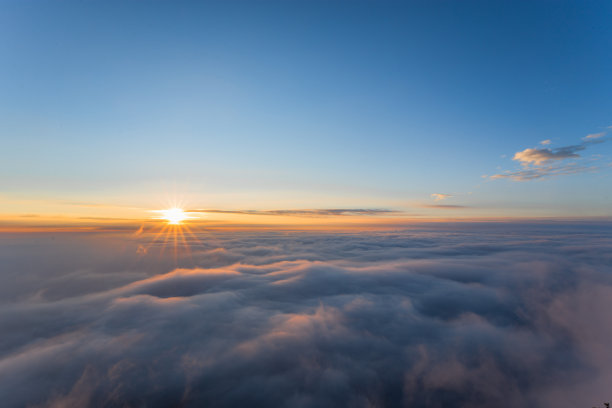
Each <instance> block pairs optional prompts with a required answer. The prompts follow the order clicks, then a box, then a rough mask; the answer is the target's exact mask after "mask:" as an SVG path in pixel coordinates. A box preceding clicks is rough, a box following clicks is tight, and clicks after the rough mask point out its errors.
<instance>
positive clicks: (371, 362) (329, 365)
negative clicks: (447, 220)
mask: <svg viewBox="0 0 612 408" xmlns="http://www.w3.org/2000/svg"><path fill="white" fill-rule="evenodd" d="M188 241H189V251H188V250H187V248H185V247H184V246H179V247H178V248H177V251H178V252H177V253H176V254H175V252H174V247H173V245H171V241H170V242H169V244H166V245H164V244H163V240H158V241H157V242H155V243H152V237H151V236H148V235H147V234H143V235H140V236H130V235H127V234H124V235H122V234H103V233H38V234H31V235H27V234H11V235H8V234H5V235H2V236H0V265H1V268H0V269H1V272H0V333H1V334H0V405H1V406H3V407H58V408H59V407H88V406H93V407H202V406H206V407H344V406H346V407H493V406H495V407H585V408H590V407H592V406H595V405H602V403H603V402H604V401H609V400H610V399H612V347H611V344H612V225H610V224H605V223H602V224H597V223H590V224H584V223H583V224H579V223H563V224H555V223H550V224H523V225H515V224H503V223H498V224H496V223H482V224H455V225H450V224H449V225H444V224H435V225H434V224H431V225H423V226H420V227H418V228H408V229H398V230H397V231H384V232H354V233H351V232H335V233H331V232H297V231H296V232H291V231H261V232H257V231H255V232H254V231H235V232H227V231H226V232H223V231H201V232H199V233H197V236H196V237H189V238H188Z"/></svg>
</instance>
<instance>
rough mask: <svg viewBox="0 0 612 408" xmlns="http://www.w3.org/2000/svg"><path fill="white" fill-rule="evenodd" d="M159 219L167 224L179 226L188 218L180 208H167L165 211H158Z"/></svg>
mask: <svg viewBox="0 0 612 408" xmlns="http://www.w3.org/2000/svg"><path fill="white" fill-rule="evenodd" d="M159 213H160V214H161V217H160V218H161V219H164V220H166V221H168V223H169V224H180V223H181V222H182V221H184V220H186V219H188V218H189V216H188V215H187V213H186V212H185V211H183V209H181V208H169V209H167V210H159Z"/></svg>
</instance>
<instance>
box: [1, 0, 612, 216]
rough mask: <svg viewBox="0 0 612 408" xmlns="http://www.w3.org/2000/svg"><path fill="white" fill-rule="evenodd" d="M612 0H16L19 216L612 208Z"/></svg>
mask: <svg viewBox="0 0 612 408" xmlns="http://www.w3.org/2000/svg"><path fill="white" fill-rule="evenodd" d="M611 12H612V6H611V5H610V3H609V2H606V1H593V2H588V3H584V2H564V1H558V2H549V1H542V2H531V1H529V2H521V1H518V2H517V1H512V2H510V1H508V2H505V1H499V2H489V1H482V2H480V1H467V2H445V1H440V2H418V1H417V2H391V1H390V2H374V1H350V2H349V1H309V2H302V1H278V2H267V1H257V2H246V1H245V2H240V1H228V2H220V1H219V2H190V1H176V2H167V1H151V2H148V1H130V0H127V1H105V2H100V1H53V2H52V1H29V0H28V1H12V0H5V1H2V2H1V3H0V60H1V64H0V137H1V140H2V149H1V150H0V213H1V214H2V215H1V216H2V219H3V226H5V227H6V226H11V225H12V226H14V225H26V224H28V225H29V224H40V225H42V224H44V223H47V224H54V225H57V224H68V223H75V222H77V221H75V220H80V221H78V223H91V222H93V221H92V220H94V219H99V220H101V219H108V220H115V221H116V222H115V223H117V222H118V221H117V220H141V219H146V218H149V217H150V213H149V211H150V210H155V209H160V208H166V207H168V206H169V205H173V204H169V203H179V204H180V205H181V206H182V207H184V208H185V209H189V210H191V209H199V210H202V209H211V210H216V211H278V210H287V211H294V210H321V209H323V210H326V209H332V210H341V209H368V210H384V211H385V212H380V213H379V215H376V216H375V218H377V219H378V221H377V222H392V221H398V222H399V220H400V219H401V220H408V221H409V220H418V219H477V218H496V217H497V218H513V217H518V218H521V217H522V218H525V217H526V218H530V217H531V218H533V217H535V218H550V217H553V218H554V217H558V218H563V217H582V218H584V217H610V216H612V212H611V208H612V196H611V194H610V191H612V177H610V176H611V175H612V167H611V163H612V147H611V146H612V143H610V142H609V138H610V134H612V129H611V128H610V126H612V99H611V98H610V95H611V94H612V76H610V75H609V72H612V54H610V52H609V50H610V48H611V46H612V26H611V25H610V24H609V21H610V17H611V16H612V15H611V14H612V13H611ZM589 135H590V136H589ZM526 149H535V150H531V151H528V150H526ZM521 152H523V153H521ZM525 152H526V153H525ZM199 214H200V215H201V216H202V217H204V218H205V219H210V220H213V219H214V220H218V221H220V222H223V221H227V222H245V223H248V222H263V221H265V222H272V221H270V220H271V219H277V218H274V217H273V216H270V217H268V218H269V219H268V218H265V217H263V218H262V217H259V218H257V217H253V216H244V217H243V219H240V220H238V221H237V220H235V219H232V218H231V217H230V218H227V217H226V218H223V217H222V216H221V215H220V214H221V212H217V213H204V212H200V213H199ZM206 217H208V218H206ZM358 217H361V218H364V217H366V218H372V217H373V216H372V215H368V216H363V215H360V216H358ZM255 218H257V219H255ZM294 218H295V217H294ZM332 218H333V219H335V218H337V217H334V216H331V215H327V216H324V217H323V218H322V219H321V220H322V221H321V222H325V220H328V221H329V219H332ZM260 219H261V220H262V221H258V220H260ZM345 219H346V218H345ZM282 222H285V223H290V222H295V223H300V222H304V221H303V220H302V221H300V220H297V218H296V219H293V220H290V219H283V220H282ZM308 222H311V223H312V222H313V220H312V219H310V220H309V221H308Z"/></svg>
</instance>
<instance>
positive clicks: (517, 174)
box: [490, 163, 602, 181]
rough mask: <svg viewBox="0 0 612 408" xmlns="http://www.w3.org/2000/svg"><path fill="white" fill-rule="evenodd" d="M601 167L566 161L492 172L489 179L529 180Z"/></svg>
mask: <svg viewBox="0 0 612 408" xmlns="http://www.w3.org/2000/svg"><path fill="white" fill-rule="evenodd" d="M601 168H602V166H581V165H579V164H577V163H566V164H562V165H549V166H542V167H530V168H527V169H523V170H517V171H507V172H504V173H501V174H494V175H492V176H491V177H490V178H491V180H497V179H511V180H514V181H529V180H536V179H541V178H545V177H552V176H563V175H568V174H578V173H588V172H595V171H598V170H600V169H601Z"/></svg>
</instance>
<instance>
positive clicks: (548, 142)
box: [540, 139, 552, 145]
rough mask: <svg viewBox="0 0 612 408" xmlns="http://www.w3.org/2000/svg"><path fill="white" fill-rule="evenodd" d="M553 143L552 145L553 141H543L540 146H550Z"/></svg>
mask: <svg viewBox="0 0 612 408" xmlns="http://www.w3.org/2000/svg"><path fill="white" fill-rule="evenodd" d="M551 143H552V140H550V139H546V140H542V141H541V142H540V144H541V145H549V144H551Z"/></svg>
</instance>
